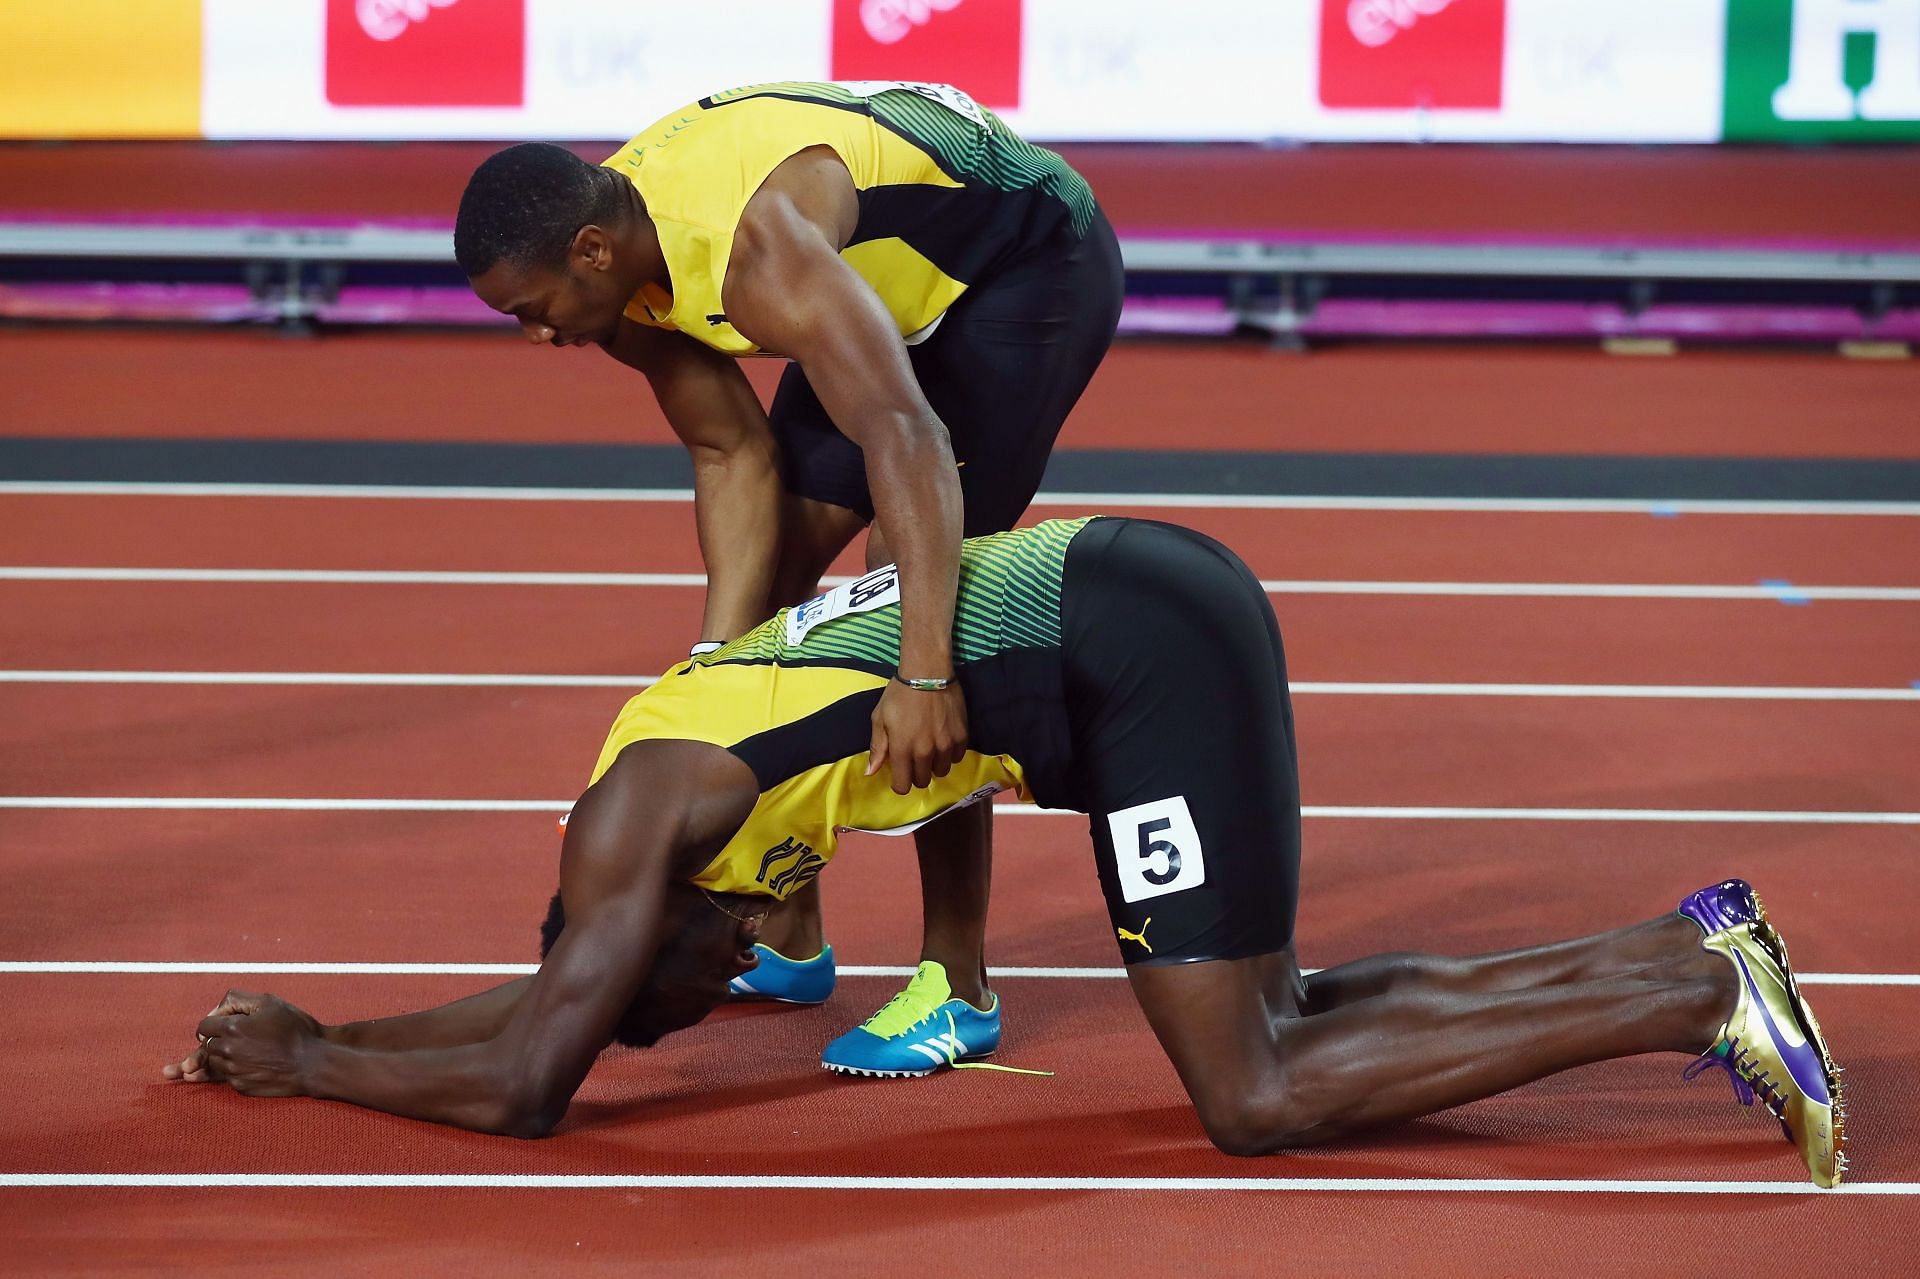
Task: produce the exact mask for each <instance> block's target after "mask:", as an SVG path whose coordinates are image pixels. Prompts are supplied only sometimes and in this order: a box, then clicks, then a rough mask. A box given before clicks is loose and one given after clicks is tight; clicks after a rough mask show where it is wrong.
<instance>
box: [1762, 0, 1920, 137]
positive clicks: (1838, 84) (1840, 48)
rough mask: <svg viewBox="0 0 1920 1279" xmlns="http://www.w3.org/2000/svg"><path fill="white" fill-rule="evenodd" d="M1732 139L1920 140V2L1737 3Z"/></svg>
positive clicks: (1799, 0)
mask: <svg viewBox="0 0 1920 1279" xmlns="http://www.w3.org/2000/svg"><path fill="white" fill-rule="evenodd" d="M1726 69H1727V70H1726V82H1727V90H1726V120H1725V136H1726V137H1727V138H1728V139H1729V140H1732V141H1748V140H1757V141H1764V140H1779V141H1834V140H1858V141H1871V140H1882V141H1892V140H1896V139H1912V138H1920V0H1728V9H1727V49H1726Z"/></svg>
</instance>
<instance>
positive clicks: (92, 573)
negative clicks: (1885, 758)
mask: <svg viewBox="0 0 1920 1279" xmlns="http://www.w3.org/2000/svg"><path fill="white" fill-rule="evenodd" d="M852 580H853V579H852V578H850V577H846V576H843V575H833V576H828V577H823V578H821V579H820V583H821V585H823V586H839V585H843V584H845V583H847V582H850V581H852ZM0 581H4V582H146V583H155V582H161V583H175V584H198V585H302V586H581V587H649V586H650V587H702V586H705V585H706V584H707V576H706V574H704V573H569V572H487V571H480V570H473V571H465V570H452V569H446V570H441V569H433V570H428V569H418V570H416V569H294V568H288V569H266V568H112V567H98V566H89V565H75V566H63V565H41V564H9V565H0ZM1260 585H1261V587H1262V588H1263V589H1264V590H1265V591H1266V592H1267V594H1269V595H1413V596H1446V597H1462V596H1464V597H1473V598H1480V597H1485V598H1520V599H1668V600H1767V601H1770V602H1773V603H1776V604H1777V603H1779V602H1780V599H1781V595H1780V588H1779V587H1778V586H1769V585H1767V584H1765V583H1756V584H1754V585H1751V586H1745V585H1737V584H1716V583H1695V584H1680V583H1659V582H1391V581H1361V580H1353V581H1338V580H1311V579H1263V580H1262V581H1261V583H1260ZM1793 597H1794V599H1795V600H1796V601H1801V602H1805V601H1819V600H1825V601H1843V600H1846V601H1859V602H1893V603H1913V602H1916V601H1920V586H1801V585H1796V586H1794V587H1793Z"/></svg>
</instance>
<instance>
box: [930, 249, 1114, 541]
mask: <svg viewBox="0 0 1920 1279" xmlns="http://www.w3.org/2000/svg"><path fill="white" fill-rule="evenodd" d="M1111 240H1112V231H1111V229H1110V228H1108V227H1107V226H1106V223H1105V221H1104V219H1102V220H1099V221H1098V222H1097V223H1096V225H1095V227H1094V228H1093V229H1092V230H1090V231H1089V233H1088V237H1087V239H1086V240H1085V241H1083V242H1081V243H1080V244H1078V245H1077V246H1075V247H1074V248H1073V250H1072V251H1071V252H1067V253H1063V254H1060V255H1058V256H1057V257H1046V258H1040V259H1037V260H1035V261H1032V262H1028V263H1026V264H1023V265H1021V266H1018V267H1016V268H1014V269H1012V270H1011V271H1009V272H1008V273H1007V274H1006V275H1005V276H1003V277H1000V278H996V279H993V280H989V281H987V282H985V283H984V284H982V285H979V286H977V287H976V288H975V289H973V290H970V291H969V292H968V294H967V295H966V296H964V297H963V298H961V300H960V301H959V302H957V303H956V304H955V305H954V306H953V308H952V309H951V310H950V311H949V312H948V314H947V318H946V319H945V320H943V321H942V323H941V327H940V328H939V329H938V330H937V331H936V332H935V333H934V334H933V336H932V337H930V338H929V339H928V340H927V341H926V342H925V343H924V344H922V345H921V346H918V347H914V348H912V349H911V350H910V352H909V355H910V356H911V358H912V361H913V366H914V372H915V375H916V376H917V377H918V379H919V382H920V389H921V391H922V392H923V393H924V394H925V395H926V397H927V403H928V404H929V405H931V406H932V408H933V411H934V413H935V414H937V415H938V416H939V418H940V420H941V422H942V423H944V424H945V426H946V428H947V432H948V435H949V437H950V438H951V440H952V443H953V454H954V460H955V461H956V462H957V463H958V464H959V466H960V489H961V494H962V496H963V498H964V501H965V514H964V517H963V518H964V522H965V532H966V535H967V536H968V537H976V536H979V535H981V534H983V533H993V532H998V531H1000V530H1002V529H1007V528H1011V527H1013V525H1014V524H1015V523H1017V522H1018V521H1019V519H1020V516H1021V515H1022V513H1024V512H1025V510H1026V508H1027V505H1028V504H1029V503H1030V502H1031V501H1032V500H1033V495H1034V493H1036V492H1037V491H1038V490H1039V487H1040V481H1041V478H1042V476H1043V475H1044V474H1045V472H1046V466H1047V459H1048V457H1050V456H1051V455H1052V452H1053V445H1054V441H1055V440H1056V439H1057V438H1058V437H1059V434H1060V428H1061V426H1062V425H1063V424H1064V423H1065V422H1066V420H1067V415H1068V414H1069V413H1070V412H1071V411H1072V409H1073V406H1074V404H1075V403H1076V402H1078V400H1079V398H1080V395H1081V393H1082V392H1083V391H1085V390H1086V387H1087V383H1088V382H1089V381H1091V380H1092V378H1093V374H1094V371H1095V370H1096V369H1098V368H1099V366H1100V361H1101V359H1102V358H1103V357H1104V356H1105V355H1106V352H1107V348H1108V347H1109V346H1110V345H1111V344H1112V341H1113V333H1114V328H1115V326H1116V325H1117V323H1118V322H1119V315H1120V299H1121V293H1122V291H1123V284H1122V276H1121V272H1120V267H1119V254H1118V249H1117V246H1115V245H1113V244H1112V243H1111Z"/></svg>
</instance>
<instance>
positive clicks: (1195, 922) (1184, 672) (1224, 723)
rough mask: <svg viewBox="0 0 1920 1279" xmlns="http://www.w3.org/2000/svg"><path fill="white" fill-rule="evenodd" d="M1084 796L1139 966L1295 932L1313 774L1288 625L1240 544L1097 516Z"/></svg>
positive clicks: (1081, 664)
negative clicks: (1306, 801) (1307, 790)
mask: <svg viewBox="0 0 1920 1279" xmlns="http://www.w3.org/2000/svg"><path fill="white" fill-rule="evenodd" d="M1061 631H1062V634H1061V644H1062V648H1063V656H1064V662H1065V689H1064V694H1065V705H1066V716H1067V721H1068V726H1069V735H1070V738H1071V741H1072V747H1073V755H1072V763H1071V765H1070V766H1069V769H1068V776H1069V784H1068V789H1069V795H1070V798H1071V802H1072V804H1073V806H1074V807H1076V808H1079V809H1082V810H1083V811H1085V812H1086V813H1087V814H1088V815H1089V821H1090V826H1091V832H1092V836H1093V846H1094V851H1095V856H1096V858H1097V860H1098V865H1099V872H1100V887H1101V889H1102V890H1103V891H1104V892H1105V894H1106V898H1107V909H1108V913H1109V914H1110V916H1111V917H1112V920H1113V926H1114V931H1115V937H1116V940H1117V941H1118V943H1119V947H1120V954H1121V957H1122V958H1123V959H1124V960H1125V962H1127V963H1129V964H1176V963H1191V962H1194V961H1196V960H1204V959H1241V958H1245V957H1248V956H1251V955H1261V954H1266V953H1268V952H1271V951H1277V950H1281V949H1283V948H1285V947H1287V946H1289V945H1291V944H1292V942H1293V918H1294V909H1295V906H1296V905H1297V903H1298V900H1299V884H1300V786H1299V771H1298V766H1297V763H1296V760H1295V754H1294V739H1293V708H1292V704H1291V703H1290V701H1289V700H1288V697H1287V667H1286V657H1285V654H1284V653H1283V652H1282V651H1281V647H1280V627H1279V623H1278V622H1277V621H1276V620H1275V619H1274V615H1273V608H1272V606H1271V605H1270V604H1269V603H1268V601H1267V595H1266V592H1265V590H1263V589H1262V588H1261V586H1260V583H1259V581H1258V580H1257V579H1256V578H1255V577H1254V575H1253V574H1252V572H1250V571H1249V570H1248V568H1247V566H1246V565H1245V564H1243V563H1241V561H1240V559H1239V558H1238V557H1237V556H1235V555H1234V553H1233V552H1232V551H1230V550H1228V549H1227V548H1226V547H1224V546H1222V545H1220V543H1218V542H1216V541H1214V540H1213V539H1212V538H1209V537H1206V536H1204V535H1202V534H1199V533H1195V532H1193V531H1192V530H1190V529H1184V528H1177V527H1174V526H1172V525H1168V524H1158V523H1153V522H1150V521H1142V520H1097V521H1095V522H1094V523H1093V524H1091V525H1089V526H1088V527H1087V528H1086V529H1085V530H1084V531H1083V532H1081V533H1080V534H1079V536H1077V537H1076V538H1075V539H1074V541H1073V544H1072V545H1071V546H1070V547H1068V548H1067V558H1066V566H1065V578H1064V585H1063V588H1062V593H1061Z"/></svg>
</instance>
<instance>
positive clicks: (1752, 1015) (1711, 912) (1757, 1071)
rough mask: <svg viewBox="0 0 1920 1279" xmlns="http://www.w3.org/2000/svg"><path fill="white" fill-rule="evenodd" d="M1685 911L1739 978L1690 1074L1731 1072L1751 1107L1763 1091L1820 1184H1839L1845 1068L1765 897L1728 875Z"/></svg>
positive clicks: (1702, 941) (1706, 946) (1705, 945)
mask: <svg viewBox="0 0 1920 1279" xmlns="http://www.w3.org/2000/svg"><path fill="white" fill-rule="evenodd" d="M1679 913H1680V914H1681V915H1682V916H1684V917H1685V918H1687V919H1690V920H1692V921H1693V922H1694V923H1696V924H1698V925H1699V926H1700V928H1701V930H1702V931H1703V933H1704V935H1703V936H1701V937H1700V938H1699V945H1700V947H1701V948H1702V949H1703V950H1704V951H1706V952H1709V953H1711V954H1714V955H1717V956H1719V957H1721V958H1723V959H1724V960H1726V962H1727V963H1729V964H1730V965H1732V969H1733V976H1734V980H1735V991H1734V996H1733V999H1732V1001H1731V1003H1732V1008H1731V1011H1730V1012H1729V1013H1728V1014H1727V1016H1726V1019H1725V1021H1724V1022H1723V1023H1722V1024H1721V1026H1720V1028H1719V1029H1718V1030H1717V1031H1716V1032H1715V1033H1714V1036H1713V1040H1712V1043H1711V1046H1709V1047H1708V1048H1707V1050H1706V1052H1704V1053H1703V1054H1702V1055H1701V1057H1700V1058H1699V1060H1697V1061H1696V1062H1694V1064H1693V1065H1692V1066H1690V1067H1689V1068H1688V1069H1687V1072H1686V1077H1687V1078H1689V1079H1691V1078H1693V1077H1694V1076H1695V1075H1698V1074H1699V1073H1700V1072H1701V1071H1702V1070H1705V1069H1707V1068H1709V1067H1711V1066H1718V1067H1720V1068H1722V1069H1724V1070H1725V1071H1726V1072H1727V1074H1728V1075H1729V1076H1730V1077H1731V1078H1732V1080H1733V1089H1734V1094H1735V1096H1736V1097H1738V1098H1739V1100H1740V1103H1741V1104H1742V1105H1747V1106H1751V1105H1752V1104H1753V1102H1754V1099H1755V1098H1756V1097H1757V1098H1758V1099H1759V1100H1760V1101H1761V1102H1762V1103H1763V1104H1764V1105H1765V1106H1766V1108H1767V1110H1768V1111H1769V1112H1770V1113H1772V1115H1773V1116H1774V1117H1775V1118H1776V1119H1778V1120H1779V1121H1780V1126H1781V1128H1782V1129H1783V1130H1784V1131H1785V1132H1786V1135H1787V1140H1788V1141H1790V1142H1792V1143H1793V1144H1794V1146H1795V1147H1796V1148H1797V1149H1798V1150H1799V1151H1800V1156H1801V1159H1802V1160H1803V1161H1804V1162H1805V1163H1806V1166H1807V1172H1808V1174H1809V1175H1810V1176H1811V1177H1812V1178H1813V1181H1814V1184H1815V1185H1819V1186H1826V1187H1831V1186H1836V1185H1838V1184H1840V1178H1841V1176H1842V1175H1843V1174H1844V1173H1845V1171H1846V1166H1847V1161H1846V1154H1845V1152H1844V1149H1843V1143H1844V1140H1845V1131H1844V1130H1845V1124H1846V1105H1845V1101H1844V1099H1843V1098H1842V1096H1841V1089H1840V1079H1839V1076H1840V1068H1839V1067H1838V1066H1836V1065H1834V1062H1833V1057H1832V1055H1831V1054H1830V1053H1829V1052H1828V1051H1827V1045H1826V1040H1825V1039H1824V1038H1823V1037H1822V1035H1821V1033H1820V1023H1819V1022H1817V1021H1815V1020H1814V1016H1813V1009H1812V1008H1810V1007H1808V1005H1807V1001H1806V1000H1805V999H1804V998H1802V996H1801V994H1800V988H1799V985H1798V983H1796V982H1795V980H1794V976H1793V967H1792V965H1791V963H1790V962H1789V960H1788V958H1787V947H1786V943H1785V942H1784V941H1782V940H1781V938H1780V934H1779V933H1778V932H1777V931H1775V930H1774V928H1773V926H1772V924H1770V923H1769V922H1768V921H1767V915H1766V911H1765V909H1764V908H1763V907H1762V906H1761V905H1760V899H1759V897H1758V896H1757V895H1755V893H1754V891H1753V889H1752V888H1751V887H1749V886H1748V885H1747V884H1746V883H1745V882H1744V881H1742V880H1737V879H1736V880H1728V881H1727V882H1725V883H1723V884H1717V885H1714V886H1713V887H1710V888H1703V889H1701V890H1700V891H1699V892H1697V893H1694V894H1693V895H1691V896H1690V897H1688V898H1687V899H1686V900H1685V901H1683V902H1681V903H1680V910H1679Z"/></svg>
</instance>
